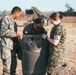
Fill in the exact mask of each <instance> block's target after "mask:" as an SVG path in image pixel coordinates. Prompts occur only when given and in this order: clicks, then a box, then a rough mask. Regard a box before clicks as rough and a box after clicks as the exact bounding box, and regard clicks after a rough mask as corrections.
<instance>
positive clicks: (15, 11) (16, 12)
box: [11, 6, 22, 19]
mask: <svg viewBox="0 0 76 75" xmlns="http://www.w3.org/2000/svg"><path fill="white" fill-rule="evenodd" d="M21 13H22V10H21V8H19V7H18V6H16V7H14V8H13V9H12V11H11V16H12V18H13V19H17V18H18V17H19V16H20V15H21Z"/></svg>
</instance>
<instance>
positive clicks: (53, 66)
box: [42, 12, 66, 75]
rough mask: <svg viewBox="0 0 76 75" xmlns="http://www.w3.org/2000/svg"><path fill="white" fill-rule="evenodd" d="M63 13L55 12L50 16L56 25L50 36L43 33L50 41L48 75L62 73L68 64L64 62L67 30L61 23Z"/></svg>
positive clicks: (44, 37)
mask: <svg viewBox="0 0 76 75" xmlns="http://www.w3.org/2000/svg"><path fill="white" fill-rule="evenodd" d="M62 18H63V16H62V15H60V14H59V13H57V12H55V13H52V14H51V16H50V20H51V23H52V24H53V25H54V27H53V28H52V30H51V33H50V38H49V37H48V36H47V35H45V34H43V36H42V37H43V39H47V40H48V41H49V55H50V56H49V60H48V66H47V73H48V75H62V74H60V71H61V70H62V69H63V68H64V67H65V66H66V64H64V62H63V55H64V42H65V38H66V30H65V28H64V26H63V25H62V24H61V19H62Z"/></svg>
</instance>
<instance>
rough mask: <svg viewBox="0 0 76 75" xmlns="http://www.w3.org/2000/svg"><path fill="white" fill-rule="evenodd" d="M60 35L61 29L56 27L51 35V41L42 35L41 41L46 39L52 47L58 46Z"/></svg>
mask: <svg viewBox="0 0 76 75" xmlns="http://www.w3.org/2000/svg"><path fill="white" fill-rule="evenodd" d="M61 34H62V30H61V27H58V28H57V29H56V30H55V33H54V35H53V39H51V38H49V37H47V35H45V34H43V36H42V38H43V39H46V38H47V40H48V41H49V42H50V43H51V44H53V45H55V46H56V45H58V43H59V41H60V38H61Z"/></svg>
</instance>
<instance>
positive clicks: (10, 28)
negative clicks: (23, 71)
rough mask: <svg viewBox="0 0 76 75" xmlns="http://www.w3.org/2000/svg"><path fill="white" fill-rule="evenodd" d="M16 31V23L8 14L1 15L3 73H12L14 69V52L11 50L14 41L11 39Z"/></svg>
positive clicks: (7, 74) (4, 74) (6, 74)
mask: <svg viewBox="0 0 76 75" xmlns="http://www.w3.org/2000/svg"><path fill="white" fill-rule="evenodd" d="M15 26H16V27H15ZM16 31H17V25H16V23H15V21H14V20H13V19H12V18H11V17H10V16H9V15H8V16H5V17H3V18H2V23H1V58H2V61H3V75H14V73H15V70H16V63H17V62H16V52H15V50H13V48H14V47H13V44H14V43H13V40H12V38H13V35H14V34H15V33H16ZM10 66H11V67H10ZM10 71H11V72H10Z"/></svg>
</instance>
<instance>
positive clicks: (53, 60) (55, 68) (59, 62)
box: [47, 49, 65, 75]
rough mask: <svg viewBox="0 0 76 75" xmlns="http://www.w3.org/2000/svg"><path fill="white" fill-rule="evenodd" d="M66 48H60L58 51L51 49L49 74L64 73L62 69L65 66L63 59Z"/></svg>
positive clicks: (48, 66) (58, 74)
mask: <svg viewBox="0 0 76 75" xmlns="http://www.w3.org/2000/svg"><path fill="white" fill-rule="evenodd" d="M63 57H64V50H63V49H60V50H58V51H56V50H53V49H50V56H49V59H48V65H47V73H48V74H47V75H62V74H61V71H62V70H63V69H64V67H65V63H64V60H63Z"/></svg>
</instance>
